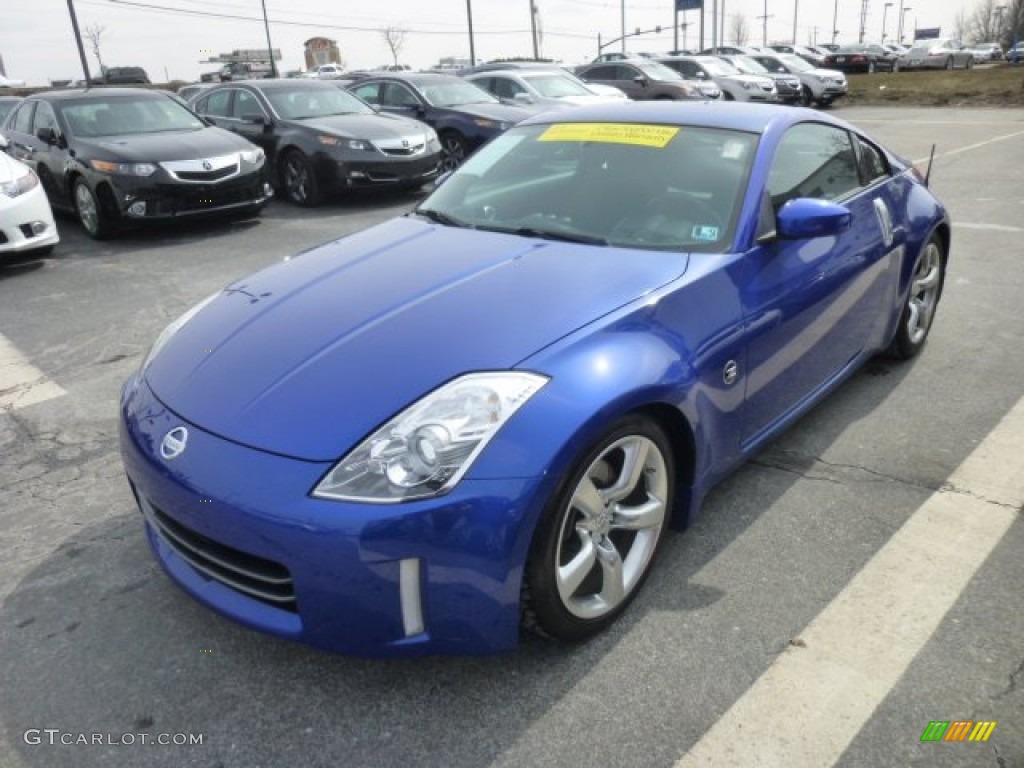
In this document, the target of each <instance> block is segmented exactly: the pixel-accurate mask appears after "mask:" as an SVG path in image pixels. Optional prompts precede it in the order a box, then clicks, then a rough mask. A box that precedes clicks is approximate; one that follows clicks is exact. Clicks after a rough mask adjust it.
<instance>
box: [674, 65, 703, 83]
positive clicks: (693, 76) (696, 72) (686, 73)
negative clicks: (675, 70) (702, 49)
mask: <svg viewBox="0 0 1024 768" xmlns="http://www.w3.org/2000/svg"><path fill="white" fill-rule="evenodd" d="M679 72H680V73H681V74H682V76H683V77H685V78H686V79H687V80H697V79H699V78H700V76H701V69H700V67H698V66H697V63H696V62H693V61H680V62H679Z"/></svg>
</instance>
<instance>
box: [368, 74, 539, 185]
mask: <svg viewBox="0 0 1024 768" xmlns="http://www.w3.org/2000/svg"><path fill="white" fill-rule="evenodd" d="M348 90H350V91H352V93H354V94H355V95H356V96H358V97H359V98H361V99H362V100H363V101H365V102H367V103H368V104H372V105H373V106H375V107H378V108H379V109H382V110H384V111H385V112H392V113H394V114H397V115H405V116H406V117H412V118H415V119H417V120H422V121H423V122H424V123H426V124H427V125H429V126H430V127H431V128H433V129H434V130H435V131H437V135H438V136H439V137H440V139H441V150H442V155H441V164H442V167H443V168H444V170H446V171H451V170H454V169H455V168H457V167H458V166H459V165H460V164H461V163H462V162H463V161H464V160H465V159H466V158H467V157H468V156H469V155H470V154H471V153H472V152H474V151H475V150H476V149H477V147H479V146H480V145H481V144H484V143H485V142H487V141H490V140H491V139H493V138H494V137H495V136H497V135H499V134H500V133H502V132H503V131H506V130H508V129H509V128H511V127H512V126H513V125H515V124H516V123H518V122H519V121H520V120H524V119H525V118H527V117H530V116H531V115H535V114H537V113H538V112H541V111H543V107H526V106H518V105H512V104H504V103H502V102H501V101H499V100H498V99H497V98H496V97H494V96H492V95H491V94H489V93H488V92H487V91H485V90H484V89H483V88H481V87H479V86H478V85H474V84H473V83H470V82H468V81H466V80H463V79H462V78H461V77H455V76H454V75H443V74H438V73H433V72H415V73H408V74H395V73H390V74H388V75H381V76H374V77H367V78H364V79H362V80H359V81H357V82H355V83H352V84H351V85H349V86H348Z"/></svg>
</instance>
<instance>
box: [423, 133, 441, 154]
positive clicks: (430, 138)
mask: <svg viewBox="0 0 1024 768" xmlns="http://www.w3.org/2000/svg"><path fill="white" fill-rule="evenodd" d="M426 143H427V149H429V150H431V151H432V152H436V151H439V150H440V149H441V140H440V139H439V138H438V137H437V131H435V130H434V129H433V128H431V129H430V130H429V131H428V132H427V142H426Z"/></svg>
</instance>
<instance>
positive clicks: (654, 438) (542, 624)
mask: <svg viewBox="0 0 1024 768" xmlns="http://www.w3.org/2000/svg"><path fill="white" fill-rule="evenodd" d="M568 478H569V481H568V482H567V483H566V484H565V485H563V486H562V488H561V489H560V490H559V492H558V493H557V494H556V495H555V498H554V499H553V500H552V501H551V503H550V504H549V505H548V507H547V509H546V510H545V511H544V517H543V518H542V519H541V521H540V523H539V524H538V527H537V532H536V534H535V535H534V541H533V544H532V546H531V550H530V556H529V558H528V560H527V564H526V570H525V573H524V575H523V624H524V626H525V627H526V628H528V629H532V630H534V631H536V632H537V633H538V634H541V635H545V636H551V637H557V638H560V639H562V640H570V641H575V640H583V639H585V638H588V637H590V636H592V635H594V634H596V633H597V632H599V631H601V630H602V629H604V628H605V627H607V626H608V625H609V624H611V623H612V622H613V621H614V620H615V618H616V617H617V616H618V615H619V614H620V613H622V611H623V610H625V608H626V606H627V605H628V604H629V602H630V601H631V600H632V599H633V597H634V596H635V595H636V593H637V591H638V590H639V588H640V586H641V584H643V582H644V580H645V579H646V578H647V574H648V573H649V572H650V568H651V564H652V562H653V560H654V556H655V553H656V551H657V549H658V545H659V544H660V543H661V540H662V538H663V536H664V533H665V530H666V528H667V522H668V515H669V510H670V508H671V503H672V499H673V493H674V490H675V468H674V462H673V457H672V450H671V447H670V445H669V441H668V438H667V436H666V435H665V432H664V431H663V430H662V428H661V427H660V426H659V425H658V424H657V423H656V422H654V421H653V420H652V419H650V418H648V417H646V416H641V415H630V416H626V417H624V418H622V419H620V420H619V421H618V422H617V423H616V424H615V425H614V426H612V428H611V429H609V430H608V432H606V433H605V435H604V436H603V437H602V438H601V439H599V440H598V441H597V442H596V443H595V444H594V445H593V447H592V448H591V449H590V450H588V451H586V452H585V453H584V454H582V455H581V456H580V458H579V460H578V461H577V462H576V464H575V465H574V467H573V469H572V470H570V472H569V475H568Z"/></svg>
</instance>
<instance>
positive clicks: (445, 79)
mask: <svg viewBox="0 0 1024 768" xmlns="http://www.w3.org/2000/svg"><path fill="white" fill-rule="evenodd" d="M371 79H372V80H399V81H402V82H406V83H412V84H413V85H429V84H430V83H452V82H455V83H462V82H465V80H463V79H462V78H461V77H456V76H455V75H446V74H444V73H443V72H381V73H380V74H379V75H376V74H374V75H370V77H366V78H363V79H362V80H361V81H360V82H365V81H366V80H371Z"/></svg>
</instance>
